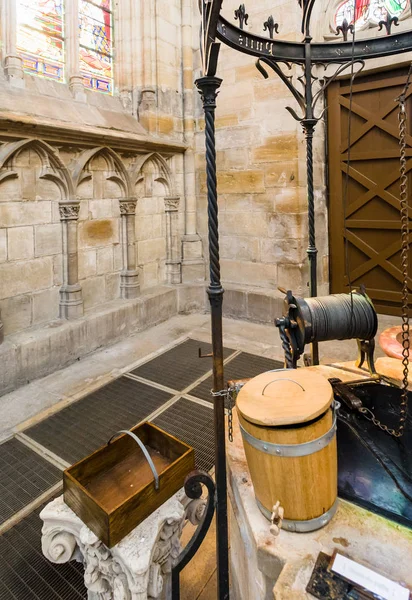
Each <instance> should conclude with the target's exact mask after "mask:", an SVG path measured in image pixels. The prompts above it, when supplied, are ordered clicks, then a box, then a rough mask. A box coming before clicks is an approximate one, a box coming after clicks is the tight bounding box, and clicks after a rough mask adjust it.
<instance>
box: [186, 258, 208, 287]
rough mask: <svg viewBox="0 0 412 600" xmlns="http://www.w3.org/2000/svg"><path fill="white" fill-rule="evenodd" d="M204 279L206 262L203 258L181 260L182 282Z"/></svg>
mask: <svg viewBox="0 0 412 600" xmlns="http://www.w3.org/2000/svg"><path fill="white" fill-rule="evenodd" d="M205 279H206V264H205V261H204V260H203V258H201V259H193V260H184V261H183V262H182V283H191V282H196V283H198V282H200V281H205Z"/></svg>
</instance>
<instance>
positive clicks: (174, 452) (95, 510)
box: [63, 423, 194, 548]
mask: <svg viewBox="0 0 412 600" xmlns="http://www.w3.org/2000/svg"><path fill="white" fill-rule="evenodd" d="M131 431H132V433H134V434H135V435H136V436H137V437H138V438H140V440H141V441H142V442H143V444H144V445H145V446H146V450H147V451H148V452H149V454H150V457H151V459H152V461H153V463H154V465H155V468H156V471H157V473H158V476H159V487H158V489H157V490H156V489H155V481H154V477H153V473H152V471H151V468H150V466H149V463H148V462H147V460H146V458H145V456H144V454H143V452H142V450H141V449H140V448H139V446H138V444H137V443H136V441H135V440H134V439H133V438H132V437H130V436H129V435H126V434H123V435H121V436H120V437H119V438H117V439H116V440H114V441H113V442H111V443H110V444H109V443H108V444H106V446H103V447H102V448H100V449H99V450H96V452H94V453H93V454H91V455H90V456H87V457H86V458H84V459H83V460H81V461H79V462H78V463H76V464H74V465H73V466H71V467H69V468H68V469H66V471H65V472H64V474H63V489H64V501H65V502H66V504H67V505H68V506H70V508H71V509H72V510H73V511H74V512H75V513H76V515H77V516H78V517H80V519H81V520H82V521H83V522H84V523H85V524H86V525H87V526H88V527H89V528H90V529H91V530H92V531H93V532H94V533H95V534H96V535H97V536H98V538H99V539H100V540H101V541H102V542H103V543H104V544H106V546H108V547H109V548H111V547H112V546H114V545H116V544H117V543H118V542H119V541H120V540H121V539H122V538H123V537H125V536H126V535H127V534H128V533H130V531H132V530H133V529H134V528H135V527H137V525H139V523H141V522H142V521H144V519H146V518H147V517H148V516H149V515H150V514H151V513H152V512H153V511H154V510H156V509H157V508H159V506H161V505H162V504H163V503H164V502H166V500H168V499H169V498H170V497H171V496H173V494H175V493H176V492H177V491H178V490H179V489H180V488H181V487H182V486H183V484H184V480H185V477H186V475H187V474H188V473H190V471H192V470H193V469H194V450H193V448H191V447H190V446H187V445H186V444H184V443H183V442H181V441H180V440H178V439H177V438H175V437H173V436H171V435H169V434H168V433H166V432H165V431H163V430H162V429H159V428H158V427H156V426H155V425H153V424H152V423H142V424H141V425H138V426H137V427H134V428H133V429H132V430H131Z"/></svg>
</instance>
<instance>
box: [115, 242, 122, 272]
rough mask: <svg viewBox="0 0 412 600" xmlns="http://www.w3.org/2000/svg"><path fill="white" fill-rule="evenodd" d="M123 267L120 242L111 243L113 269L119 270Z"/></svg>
mask: <svg viewBox="0 0 412 600" xmlns="http://www.w3.org/2000/svg"><path fill="white" fill-rule="evenodd" d="M122 268H123V253H122V246H121V244H114V245H113V270H114V271H120V270H121V269H122Z"/></svg>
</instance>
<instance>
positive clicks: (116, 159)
mask: <svg viewBox="0 0 412 600" xmlns="http://www.w3.org/2000/svg"><path fill="white" fill-rule="evenodd" d="M97 156H101V157H102V158H103V159H104V160H105V161H106V164H107V175H106V179H107V180H109V181H114V182H116V183H117V184H118V185H119V187H120V188H121V190H122V192H123V196H124V197H125V198H127V197H130V196H133V191H134V190H133V186H132V185H131V181H130V176H129V173H128V171H127V169H126V167H125V165H124V163H123V161H122V159H121V158H120V156H119V155H118V154H117V152H115V151H114V150H112V148H109V147H108V146H98V147H96V148H90V149H89V150H84V151H83V152H82V153H81V154H80V155H79V156H78V157H77V158H76V159H75V160H74V161H73V162H72V164H71V165H70V171H71V174H72V178H73V183H74V189H75V190H76V192H77V188H78V186H79V185H80V184H81V183H82V182H83V181H86V180H88V179H91V177H92V173H91V172H90V171H89V170H88V169H87V167H88V165H89V164H90V161H91V160H92V159H93V158H95V157H97Z"/></svg>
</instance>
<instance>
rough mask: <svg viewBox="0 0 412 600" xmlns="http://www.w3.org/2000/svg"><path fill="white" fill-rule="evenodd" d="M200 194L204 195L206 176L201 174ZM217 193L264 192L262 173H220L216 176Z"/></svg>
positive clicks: (250, 171)
mask: <svg viewBox="0 0 412 600" xmlns="http://www.w3.org/2000/svg"><path fill="white" fill-rule="evenodd" d="M200 179H201V186H200V191H201V193H206V191H207V188H206V174H205V173H201V178H200ZM217 185H218V192H219V193H221V194H233V193H234V194H236V193H238V194H239V193H245V194H247V193H256V192H264V191H265V185H264V174H263V171H260V170H259V171H258V170H248V171H220V172H218V174H217Z"/></svg>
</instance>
